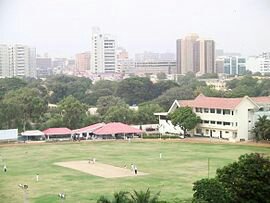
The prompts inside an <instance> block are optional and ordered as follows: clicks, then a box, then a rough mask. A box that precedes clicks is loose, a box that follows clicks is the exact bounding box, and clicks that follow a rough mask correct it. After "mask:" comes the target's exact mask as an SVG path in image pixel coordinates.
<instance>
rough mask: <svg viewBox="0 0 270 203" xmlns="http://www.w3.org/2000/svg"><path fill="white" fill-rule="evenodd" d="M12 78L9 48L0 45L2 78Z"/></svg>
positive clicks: (0, 71)
mask: <svg viewBox="0 0 270 203" xmlns="http://www.w3.org/2000/svg"><path fill="white" fill-rule="evenodd" d="M5 77H11V75H10V68H9V48H8V46H7V45H5V44H0V78H5Z"/></svg>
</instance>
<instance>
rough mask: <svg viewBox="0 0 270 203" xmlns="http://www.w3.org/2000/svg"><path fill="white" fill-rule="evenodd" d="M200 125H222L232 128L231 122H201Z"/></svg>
mask: <svg viewBox="0 0 270 203" xmlns="http://www.w3.org/2000/svg"><path fill="white" fill-rule="evenodd" d="M201 123H204V124H213V125H215V124H217V125H223V126H234V123H233V122H224V121H223V122H222V121H209V120H201ZM235 126H237V122H235Z"/></svg>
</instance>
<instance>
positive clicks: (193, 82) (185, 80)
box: [177, 72, 206, 90]
mask: <svg viewBox="0 0 270 203" xmlns="http://www.w3.org/2000/svg"><path fill="white" fill-rule="evenodd" d="M177 81H178V84H179V86H180V87H183V86H186V87H189V88H191V89H192V90H195V89H197V88H198V87H200V86H206V83H205V82H204V81H199V80H197V78H196V76H195V74H194V73H192V72H188V73H186V75H185V76H179V77H178V78H177Z"/></svg>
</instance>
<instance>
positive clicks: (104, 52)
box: [90, 27, 116, 73]
mask: <svg viewBox="0 0 270 203" xmlns="http://www.w3.org/2000/svg"><path fill="white" fill-rule="evenodd" d="M90 71H91V73H113V72H115V71H116V39H115V38H114V37H113V36H112V35H109V34H102V33H101V31H100V29H99V28H98V27H95V28H93V30H92V52H91V67H90Z"/></svg>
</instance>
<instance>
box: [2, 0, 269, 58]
mask: <svg viewBox="0 0 270 203" xmlns="http://www.w3.org/2000/svg"><path fill="white" fill-rule="evenodd" d="M93 26H99V27H100V28H101V30H102V32H105V33H110V34H113V35H115V36H116V37H117V39H118V44H119V45H120V46H122V47H125V48H126V49H127V50H128V51H129V52H130V53H131V54H134V53H137V52H143V51H145V50H146V51H154V52H175V46H176V45H175V44H176V39H177V38H181V37H183V36H185V35H186V34H187V33H190V32H196V33H198V34H199V35H200V36H201V37H205V38H212V39H214V40H215V41H216V46H217V48H222V49H224V50H225V51H226V52H240V53H242V54H243V55H255V54H259V53H261V52H263V51H270V0H0V43H5V44H7V43H23V44H29V45H31V46H34V47H36V48H37V52H38V53H44V52H48V53H49V54H50V55H53V56H57V55H59V56H73V54H75V53H78V52H83V51H88V50H90V40H91V28H92V27H93Z"/></svg>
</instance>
